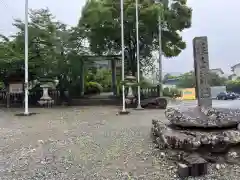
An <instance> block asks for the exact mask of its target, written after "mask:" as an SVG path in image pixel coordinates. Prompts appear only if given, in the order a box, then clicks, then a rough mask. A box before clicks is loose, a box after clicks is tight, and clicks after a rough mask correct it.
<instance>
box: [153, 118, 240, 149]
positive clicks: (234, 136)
mask: <svg viewBox="0 0 240 180" xmlns="http://www.w3.org/2000/svg"><path fill="white" fill-rule="evenodd" d="M152 123H153V131H154V133H155V134H156V136H157V138H156V143H157V144H158V146H159V147H160V148H170V149H182V150H187V151H194V150H200V149H202V150H204V151H206V152H209V153H210V152H217V153H220V152H226V151H227V150H228V149H229V148H230V147H231V146H234V145H237V144H239V143H240V131H238V130H218V131H210V132H208V131H201V130H195V131H188V130H178V129H172V128H169V127H168V126H167V125H163V124H162V123H161V122H158V121H156V120H154V121H153V122H152Z"/></svg>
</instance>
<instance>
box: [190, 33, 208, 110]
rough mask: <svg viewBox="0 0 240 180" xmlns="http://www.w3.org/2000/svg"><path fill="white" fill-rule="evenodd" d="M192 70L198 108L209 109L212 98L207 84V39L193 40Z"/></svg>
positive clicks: (198, 38)
mask: <svg viewBox="0 0 240 180" xmlns="http://www.w3.org/2000/svg"><path fill="white" fill-rule="evenodd" d="M193 52H194V69H195V78H196V94H197V99H198V106H201V107H211V106H212V96H211V87H210V84H209V79H210V74H209V57H208V41H207V37H196V38H194V39H193Z"/></svg>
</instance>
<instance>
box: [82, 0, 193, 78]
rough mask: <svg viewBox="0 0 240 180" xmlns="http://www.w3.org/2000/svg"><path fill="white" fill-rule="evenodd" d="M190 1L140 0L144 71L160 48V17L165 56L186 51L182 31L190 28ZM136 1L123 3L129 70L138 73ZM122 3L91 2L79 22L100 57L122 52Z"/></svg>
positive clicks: (106, 0)
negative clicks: (188, 3)
mask: <svg viewBox="0 0 240 180" xmlns="http://www.w3.org/2000/svg"><path fill="white" fill-rule="evenodd" d="M186 1H187V0H172V1H171V3H170V4H169V3H168V1H167V0H165V1H164V3H161V4H156V3H154V0H139V36H140V37H139V39H140V59H141V65H142V68H143V67H146V66H150V65H151V64H152V52H153V51H155V50H157V49H158V18H159V15H161V18H162V49H163V53H164V55H165V56H166V57H173V56H177V55H179V54H180V52H181V51H182V50H183V49H185V48H186V43H185V42H184V41H183V39H182V37H181V32H182V31H183V30H184V29H186V28H190V26H191V16H192V10H191V9H190V8H189V7H188V6H187V5H186ZM135 11H136V9H135V0H125V1H124V36H125V51H126V52H127V53H126V54H127V62H128V64H127V65H128V68H129V69H128V70H131V71H132V73H133V74H135V72H136V43H137V41H136V28H135V27H136V26H135V24H136V18H135ZM120 22H121V20H120V0H101V1H100V0H88V1H87V3H86V4H85V7H84V8H83V11H82V16H81V18H80V20H79V27H81V29H82V30H83V31H84V33H85V36H86V38H88V40H89V42H90V47H91V51H92V52H94V53H97V54H107V53H113V54H118V53H121V33H120V32H121V30H120V29H121V23H120Z"/></svg>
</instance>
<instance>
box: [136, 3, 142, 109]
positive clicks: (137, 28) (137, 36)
mask: <svg viewBox="0 0 240 180" xmlns="http://www.w3.org/2000/svg"><path fill="white" fill-rule="evenodd" d="M138 10H139V9H138V0H136V39H137V82H138V105H137V109H143V108H142V107H141V89H140V84H139V83H140V58H139V15H138Z"/></svg>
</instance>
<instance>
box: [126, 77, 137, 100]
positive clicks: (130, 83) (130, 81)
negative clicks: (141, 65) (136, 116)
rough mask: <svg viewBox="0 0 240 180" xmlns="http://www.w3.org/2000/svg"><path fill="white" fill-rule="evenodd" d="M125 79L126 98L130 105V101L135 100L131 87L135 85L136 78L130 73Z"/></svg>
mask: <svg viewBox="0 0 240 180" xmlns="http://www.w3.org/2000/svg"><path fill="white" fill-rule="evenodd" d="M125 79H126V86H127V87H128V93H127V96H126V98H127V99H128V100H129V101H130V103H132V101H133V100H134V98H135V96H134V94H133V89H132V87H133V86H134V85H135V84H136V77H134V76H133V75H132V73H129V75H128V76H126V77H125ZM130 103H129V104H130Z"/></svg>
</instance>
